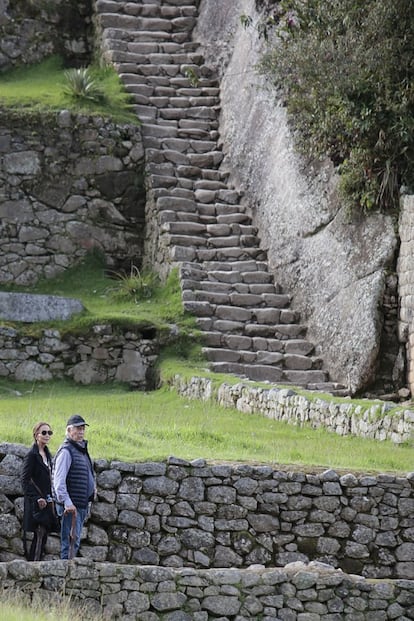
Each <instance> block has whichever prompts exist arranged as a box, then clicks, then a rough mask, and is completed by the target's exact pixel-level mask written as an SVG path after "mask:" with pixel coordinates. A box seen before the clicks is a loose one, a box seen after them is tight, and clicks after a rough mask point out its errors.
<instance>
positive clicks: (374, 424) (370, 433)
mask: <svg viewBox="0 0 414 621" xmlns="http://www.w3.org/2000/svg"><path fill="white" fill-rule="evenodd" d="M170 381H171V384H172V385H173V386H174V387H175V389H176V390H177V391H178V393H179V394H181V395H183V396H184V397H187V398H189V399H201V400H202V401H207V400H209V399H211V400H213V401H216V402H217V403H218V404H219V405H221V406H223V407H227V408H236V409H237V410H239V411H240V412H244V413H246V414H251V413H256V414H262V415H263V416H266V417H267V418H272V419H274V420H279V421H282V422H287V423H290V424H295V425H299V426H302V425H309V426H311V427H313V428H315V429H317V428H323V429H326V430H327V431H331V432H333V433H337V434H338V435H341V436H346V435H355V436H360V437H362V438H371V439H373V440H380V441H383V440H390V441H391V442H394V443H395V444H401V443H403V442H408V441H410V440H412V438H413V430H414V412H413V410H412V409H408V408H404V407H397V406H396V405H395V403H390V402H387V401H383V402H376V403H367V405H366V406H365V407H364V406H363V405H361V404H360V403H357V404H356V403H355V402H351V401H350V402H346V401H342V402H339V401H338V402H335V401H331V400H325V399H323V398H314V399H308V398H307V397H305V396H303V395H299V394H297V393H296V392H295V391H294V390H292V389H291V388H276V387H273V388H260V387H255V386H251V385H249V384H246V383H243V382H240V383H238V384H234V385H229V384H227V383H223V384H221V385H220V387H219V388H218V389H216V390H214V389H213V382H212V381H211V380H210V379H208V378H205V377H196V376H193V377H191V378H186V377H183V376H181V375H176V376H175V377H173V378H172V379H171V380H170Z"/></svg>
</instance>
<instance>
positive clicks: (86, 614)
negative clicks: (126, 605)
mask: <svg viewBox="0 0 414 621" xmlns="http://www.w3.org/2000/svg"><path fill="white" fill-rule="evenodd" d="M0 619H1V621H33V619H36V621H57V620H58V619H59V621H101V620H102V619H103V617H102V615H99V614H96V613H94V612H93V611H92V610H91V609H90V607H89V608H88V607H80V606H79V605H76V604H72V602H71V600H70V598H59V597H58V596H57V595H56V594H55V593H53V592H50V593H48V592H45V591H42V592H41V594H37V593H34V594H33V598H32V600H31V601H29V597H28V595H27V594H24V593H21V592H19V593H18V592H16V591H13V590H11V591H0Z"/></svg>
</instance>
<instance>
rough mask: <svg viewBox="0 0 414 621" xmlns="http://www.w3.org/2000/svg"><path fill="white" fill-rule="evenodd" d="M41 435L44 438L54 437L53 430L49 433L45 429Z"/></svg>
mask: <svg viewBox="0 0 414 621" xmlns="http://www.w3.org/2000/svg"><path fill="white" fill-rule="evenodd" d="M40 433H41V434H42V436H53V431H52V430H51V429H50V430H49V431H46V430H45V429H43V431H41V432H40Z"/></svg>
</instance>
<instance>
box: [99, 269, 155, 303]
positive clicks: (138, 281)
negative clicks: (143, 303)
mask: <svg viewBox="0 0 414 621" xmlns="http://www.w3.org/2000/svg"><path fill="white" fill-rule="evenodd" d="M108 274H109V276H111V277H112V278H114V279H115V281H117V282H116V284H115V285H114V286H113V287H111V288H110V289H109V293H110V294H111V295H112V296H113V297H114V298H115V299H133V300H134V302H135V303H136V304H137V303H138V301H139V300H145V299H148V298H151V297H152V296H153V294H154V292H155V290H156V289H157V287H159V284H160V279H159V276H158V274H156V273H155V272H148V271H140V270H139V269H138V267H137V266H136V265H131V268H130V270H129V273H127V272H126V271H125V270H122V271H119V272H117V271H109V272H108Z"/></svg>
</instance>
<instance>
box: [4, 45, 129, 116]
mask: <svg viewBox="0 0 414 621" xmlns="http://www.w3.org/2000/svg"><path fill="white" fill-rule="evenodd" d="M71 71H72V72H74V73H73V75H74V76H75V77H76V76H78V78H77V81H78V84H77V85H76V90H77V91H78V92H81V89H80V86H81V82H82V80H81V79H80V77H79V76H81V75H83V74H84V73H85V71H86V78H87V79H86V78H85V79H84V80H83V83H84V88H83V91H85V88H86V85H87V84H88V83H89V84H90V83H91V82H92V83H93V88H91V87H89V88H88V89H87V90H88V91H89V93H92V92H94V93H95V95H96V94H97V93H98V92H99V93H102V97H96V96H95V97H94V98H93V99H91V98H88V97H80V96H75V97H74V96H73V93H74V91H75V85H73V88H72V89H69V90H68V81H67V80H68V78H67V74H68V70H67V68H65V67H64V65H63V59H62V58H61V57H60V56H50V57H49V58H47V59H45V60H43V61H42V62H40V63H38V64H35V65H29V66H24V67H19V68H16V69H11V70H10V71H6V72H4V73H1V74H0V105H2V106H4V107H10V108H14V109H15V110H21V112H22V113H24V112H25V111H30V112H34V111H37V112H39V111H45V110H62V109H65V108H69V109H71V110H72V111H74V112H78V113H85V114H97V115H101V116H107V117H112V118H113V119H114V120H115V121H118V122H120V123H131V124H138V123H139V120H138V117H137V116H136V114H135V113H134V112H133V111H132V110H131V105H130V96H129V95H128V93H127V92H126V91H125V89H124V87H123V85H122V83H121V80H120V78H119V76H118V74H117V73H116V71H115V69H114V68H113V67H111V66H105V67H98V66H96V65H93V66H91V67H88V68H85V69H84V70H83V73H82V72H80V71H79V73H78V70H76V69H75V70H69V73H70V75H72V73H71ZM73 81H74V80H73ZM79 83H80V84H79Z"/></svg>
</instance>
